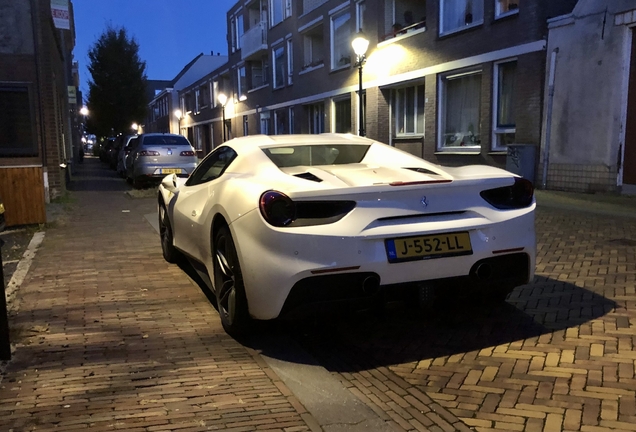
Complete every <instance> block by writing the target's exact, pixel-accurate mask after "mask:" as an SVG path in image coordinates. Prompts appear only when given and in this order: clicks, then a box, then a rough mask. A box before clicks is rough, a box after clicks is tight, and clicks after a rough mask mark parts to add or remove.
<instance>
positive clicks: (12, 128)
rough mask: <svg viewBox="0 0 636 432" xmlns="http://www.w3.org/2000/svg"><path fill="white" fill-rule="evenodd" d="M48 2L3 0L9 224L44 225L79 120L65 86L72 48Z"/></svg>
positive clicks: (1, 142) (0, 48) (1, 102)
mask: <svg viewBox="0 0 636 432" xmlns="http://www.w3.org/2000/svg"><path fill="white" fill-rule="evenodd" d="M65 4H66V5H67V6H66V12H68V14H65V19H66V23H67V24H68V27H69V29H67V30H60V29H59V28H56V25H55V23H54V20H53V16H52V8H51V6H52V3H51V1H50V0H0V9H1V10H2V12H3V13H2V14H0V36H2V37H0V41H1V42H0V110H2V113H1V115H0V118H1V120H0V130H1V132H2V133H0V194H2V197H3V200H4V202H5V207H6V209H7V210H6V216H7V224H8V225H21V224H30V223H44V222H46V211H45V205H44V204H45V202H48V201H49V200H50V199H54V198H56V197H59V196H60V195H62V194H63V193H64V191H65V188H66V173H67V169H66V167H67V163H68V162H69V161H70V160H72V158H73V155H72V149H73V146H72V142H73V135H74V134H73V128H74V126H73V124H74V123H73V121H72V118H71V105H70V103H69V91H68V86H67V83H69V82H72V81H71V78H72V77H71V67H72V65H71V59H72V57H71V52H72V49H73V46H74V40H75V36H74V29H73V20H72V16H73V13H72V4H71V3H70V2H68V3H65Z"/></svg>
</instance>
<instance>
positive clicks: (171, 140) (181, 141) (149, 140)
mask: <svg viewBox="0 0 636 432" xmlns="http://www.w3.org/2000/svg"><path fill="white" fill-rule="evenodd" d="M143 144H144V145H171V146H189V145H190V143H189V142H188V140H187V139H185V137H183V136H181V135H176V136H171V135H157V136H147V137H144V141H143Z"/></svg>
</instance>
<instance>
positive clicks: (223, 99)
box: [218, 93, 227, 142]
mask: <svg viewBox="0 0 636 432" xmlns="http://www.w3.org/2000/svg"><path fill="white" fill-rule="evenodd" d="M218 99H219V103H220V104H221V109H222V112H223V142H225V140H226V135H225V104H226V103H227V96H225V94H224V93H220V94H219V97H218Z"/></svg>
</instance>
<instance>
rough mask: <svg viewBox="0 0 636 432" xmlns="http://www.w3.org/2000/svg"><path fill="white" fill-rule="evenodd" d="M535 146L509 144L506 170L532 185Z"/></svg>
mask: <svg viewBox="0 0 636 432" xmlns="http://www.w3.org/2000/svg"><path fill="white" fill-rule="evenodd" d="M536 154H537V146H535V145H533V144H509V145H508V154H507V155H506V170H507V171H510V172H512V173H515V174H517V175H520V176H521V177H523V178H525V179H527V180H530V181H531V182H532V183H534V171H535V169H534V168H535V160H536Z"/></svg>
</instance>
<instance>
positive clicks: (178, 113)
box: [174, 109, 183, 134]
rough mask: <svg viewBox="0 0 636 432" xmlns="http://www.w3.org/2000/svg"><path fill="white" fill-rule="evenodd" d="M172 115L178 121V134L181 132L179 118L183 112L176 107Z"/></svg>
mask: <svg viewBox="0 0 636 432" xmlns="http://www.w3.org/2000/svg"><path fill="white" fill-rule="evenodd" d="M174 116H175V117H176V118H177V120H178V121H179V131H178V132H179V134H180V133H181V119H182V118H183V113H182V112H181V110H180V109H176V110H174Z"/></svg>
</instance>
